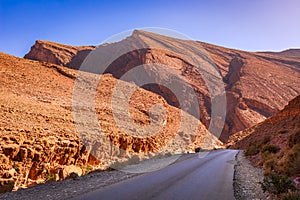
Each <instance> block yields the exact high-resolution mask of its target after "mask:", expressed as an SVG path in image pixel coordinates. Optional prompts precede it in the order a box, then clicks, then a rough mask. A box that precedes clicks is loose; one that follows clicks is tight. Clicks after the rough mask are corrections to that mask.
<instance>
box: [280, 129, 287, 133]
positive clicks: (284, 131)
mask: <svg viewBox="0 0 300 200" xmlns="http://www.w3.org/2000/svg"><path fill="white" fill-rule="evenodd" d="M288 132H289V131H288V130H285V129H283V130H280V131H279V132H278V133H280V134H286V133H288Z"/></svg>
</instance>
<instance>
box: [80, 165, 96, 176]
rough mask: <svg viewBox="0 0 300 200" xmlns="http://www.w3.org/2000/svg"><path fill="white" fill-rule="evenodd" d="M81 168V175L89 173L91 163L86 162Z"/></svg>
mask: <svg viewBox="0 0 300 200" xmlns="http://www.w3.org/2000/svg"><path fill="white" fill-rule="evenodd" d="M81 169H82V175H86V174H88V173H90V172H91V171H92V170H93V169H94V168H93V167H92V166H91V165H89V164H87V165H85V166H83V167H82V168H81Z"/></svg>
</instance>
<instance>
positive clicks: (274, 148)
mask: <svg viewBox="0 0 300 200" xmlns="http://www.w3.org/2000/svg"><path fill="white" fill-rule="evenodd" d="M279 150H280V148H279V147H278V146H275V145H272V144H270V145H266V146H264V148H263V149H262V152H266V151H268V152H270V153H277V152H278V151H279Z"/></svg>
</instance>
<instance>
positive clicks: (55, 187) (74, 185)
mask: <svg viewBox="0 0 300 200" xmlns="http://www.w3.org/2000/svg"><path fill="white" fill-rule="evenodd" d="M137 175H139V174H129V173H125V172H122V171H117V170H115V171H96V172H92V173H90V174H88V175H86V176H82V177H78V178H76V179H67V180H63V181H58V182H52V183H47V184H40V185H37V186H34V187H30V188H27V189H20V190H18V191H15V192H10V193H5V194H0V199H11V200H15V199H16V200H17V199H20V200H21V199H22V200H33V199H43V200H53V199H72V198H73V197H76V196H78V195H80V194H84V193H88V192H90V191H93V190H95V189H98V188H101V187H104V186H107V185H111V184H114V183H116V182H120V181H122V180H125V179H128V178H131V177H134V176H137Z"/></svg>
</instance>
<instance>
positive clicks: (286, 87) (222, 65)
mask: <svg viewBox="0 0 300 200" xmlns="http://www.w3.org/2000/svg"><path fill="white" fill-rule="evenodd" d="M44 43H47V42H44ZM51 44H52V45H53V46H55V44H54V43H51ZM56 45H58V46H59V44H56ZM35 46H36V45H34V46H33V47H32V50H31V51H33V49H35V48H36V47H35ZM153 46H154V47H156V48H153ZM170 46H171V49H173V50H174V51H167V50H166V49H170ZM124 47H132V48H133V49H136V50H134V51H131V52H128V53H126V54H125V55H122V56H120V57H119V58H118V59H116V60H114V61H113V62H112V63H111V64H110V65H109V67H108V68H107V69H106V70H105V73H110V74H112V75H113V76H114V77H116V78H120V77H122V75H124V74H125V73H126V72H128V71H129V70H130V69H133V68H134V67H135V66H138V65H142V64H149V63H160V64H163V65H164V67H163V68H151V69H149V68H147V66H144V71H145V72H146V73H147V74H148V76H149V77H152V78H154V79H155V80H161V81H162V82H164V81H165V82H169V83H171V82H170V81H171V80H170V77H168V75H167V74H175V75H176V76H179V75H180V76H182V77H183V79H184V80H187V81H188V83H189V84H190V85H191V86H192V87H193V89H194V90H195V92H196V94H197V98H198V101H199V105H193V106H194V107H195V106H199V109H200V112H201V115H200V118H201V121H202V123H203V124H204V125H205V126H206V127H207V128H208V127H209V124H210V120H211V112H212V111H211V105H212V101H214V100H212V99H211V95H210V94H209V90H208V86H207V84H206V82H205V79H204V78H203V76H201V73H199V71H197V70H195V66H194V65H193V63H192V62H190V61H191V58H192V57H197V56H198V57H200V62H201V61H203V60H207V59H208V60H209V57H210V58H211V59H212V61H213V62H214V64H212V65H215V66H216V67H217V68H218V69H219V70H220V73H221V76H222V79H223V81H224V87H225V90H226V96H227V116H226V121H225V127H224V129H223V131H222V134H221V137H220V138H221V140H222V141H226V140H227V139H228V137H229V136H230V135H231V134H232V133H236V132H238V131H241V130H243V129H245V128H248V127H251V126H253V125H255V124H256V123H259V122H261V121H263V120H264V119H266V118H268V117H270V116H272V115H273V114H275V113H276V112H278V111H279V110H281V109H282V108H283V107H284V106H285V105H286V104H287V103H288V101H290V100H291V99H293V98H294V97H296V96H297V95H299V93H300V88H299V85H300V57H299V56H297V55H298V54H297V52H298V51H297V50H293V51H287V52H283V53H268V52H258V53H252V52H245V51H240V50H235V49H229V48H224V47H220V46H215V45H211V44H207V43H203V42H197V41H191V40H181V39H176V38H170V37H166V36H162V35H158V34H154V33H150V32H146V31H137V30H135V31H134V32H133V34H132V35H131V36H129V37H127V38H125V39H124V40H122V41H120V42H116V43H110V44H105V45H101V46H99V47H98V48H97V51H98V52H102V53H105V55H107V56H113V55H115V54H117V53H118V52H120V49H122V48H124ZM70 48H71V47H70ZM55 49H58V48H55ZM89 50H90V47H89ZM178 52H179V53H178ZM295 52H296V53H295ZM27 55H32V56H31V57H28V56H27ZM27 55H26V56H25V57H27V58H30V59H35V60H40V61H49V60H45V58H44V56H39V55H38V54H36V55H35V54H33V53H31V52H29V54H27ZM56 55H57V56H56V59H58V60H59V56H62V55H65V51H64V50H61V51H56ZM291 55H292V56H291ZM295 55H296V56H295ZM81 58H82V60H81V62H82V61H83V57H81ZM49 62H52V61H49ZM54 62H55V63H57V61H54ZM81 62H78V63H81ZM78 63H76V64H75V63H72V64H71V63H69V64H63V63H59V64H62V65H65V66H69V67H71V68H79V65H78ZM196 67H200V69H202V68H203V66H201V65H199V66H196ZM161 74H163V75H161ZM172 81H174V80H173V79H172ZM180 81H182V80H178V82H176V81H175V82H174V83H173V82H172V84H173V85H174V84H175V85H176V84H180ZM144 88H145V89H147V90H150V91H152V92H155V93H157V94H160V95H162V96H163V97H164V98H165V99H166V100H167V102H168V103H169V104H170V105H173V106H176V107H179V105H178V102H177V101H176V98H175V97H174V94H172V93H171V92H170V91H168V90H166V89H165V88H163V87H160V86H157V85H151V86H145V87H144ZM217 90H218V89H217ZM189 113H191V114H193V113H192V111H190V112H189ZM221 128H222V127H221Z"/></svg>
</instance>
